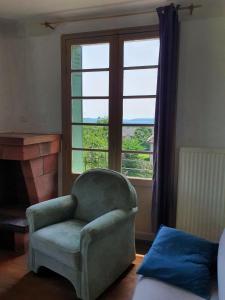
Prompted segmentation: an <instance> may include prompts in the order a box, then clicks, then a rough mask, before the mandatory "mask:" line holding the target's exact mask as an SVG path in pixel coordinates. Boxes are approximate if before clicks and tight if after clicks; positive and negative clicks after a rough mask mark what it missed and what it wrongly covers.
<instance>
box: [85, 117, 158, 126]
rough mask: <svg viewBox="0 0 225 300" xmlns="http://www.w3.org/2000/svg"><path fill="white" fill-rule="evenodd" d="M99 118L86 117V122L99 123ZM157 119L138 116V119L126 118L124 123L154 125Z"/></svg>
mask: <svg viewBox="0 0 225 300" xmlns="http://www.w3.org/2000/svg"><path fill="white" fill-rule="evenodd" d="M97 120H98V118H84V123H97ZM154 123H155V120H154V119H153V118H149V119H145V118H137V119H125V121H124V124H128V125H129V124H150V125H154Z"/></svg>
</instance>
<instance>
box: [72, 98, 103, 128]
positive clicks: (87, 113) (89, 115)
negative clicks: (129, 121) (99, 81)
mask: <svg viewBox="0 0 225 300" xmlns="http://www.w3.org/2000/svg"><path fill="white" fill-rule="evenodd" d="M108 106H109V105H108V100H102V99H101V100H80V99H76V100H72V110H71V113H72V122H73V123H108V120H109V107H108Z"/></svg>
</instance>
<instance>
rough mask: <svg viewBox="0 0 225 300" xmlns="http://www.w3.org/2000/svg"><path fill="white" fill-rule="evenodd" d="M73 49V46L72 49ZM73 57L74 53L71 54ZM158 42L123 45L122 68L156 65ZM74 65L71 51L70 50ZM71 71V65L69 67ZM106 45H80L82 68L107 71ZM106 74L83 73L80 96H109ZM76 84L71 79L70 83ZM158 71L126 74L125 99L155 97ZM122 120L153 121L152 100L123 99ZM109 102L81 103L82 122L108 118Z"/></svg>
mask: <svg viewBox="0 0 225 300" xmlns="http://www.w3.org/2000/svg"><path fill="white" fill-rule="evenodd" d="M72 47H74V48H76V46H72ZM74 53H75V51H74ZM158 53H159V40H158V39H151V40H139V41H127V42H125V43H124V67H131V66H143V65H157V64H158ZM72 62H73V50H72ZM72 67H73V64H72ZM108 67H109V44H96V45H82V68H83V69H90V68H108ZM108 77H109V73H108V72H107V71H102V72H83V74H82V81H83V86H82V95H83V96H108V93H109V78H108ZM73 80H75V79H73V78H72V81H73ZM156 83H157V69H143V70H125V71H124V89H123V93H124V95H125V96H130V95H132V96H133V95H149V94H150V95H155V94H156ZM123 114H124V119H135V118H154V114H155V99H152V98H149V99H148V98H147V99H124V100H123ZM107 115H108V100H84V101H83V118H98V117H107Z"/></svg>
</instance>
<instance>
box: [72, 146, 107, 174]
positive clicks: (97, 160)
mask: <svg viewBox="0 0 225 300" xmlns="http://www.w3.org/2000/svg"><path fill="white" fill-rule="evenodd" d="M94 168H108V152H97V151H80V150H73V151H72V173H82V172H84V171H87V170H89V169H94Z"/></svg>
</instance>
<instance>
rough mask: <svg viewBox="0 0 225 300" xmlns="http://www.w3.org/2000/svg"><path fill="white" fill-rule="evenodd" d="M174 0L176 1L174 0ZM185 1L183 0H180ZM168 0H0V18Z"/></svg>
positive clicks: (67, 12) (112, 7)
mask: <svg viewBox="0 0 225 300" xmlns="http://www.w3.org/2000/svg"><path fill="white" fill-rule="evenodd" d="M175 2H176V1H175ZM180 2H185V0H180ZM161 3H171V1H170V0H122V1H121V0H0V18H5V19H15V20H19V19H24V18H32V17H37V16H43V15H54V14H55V15H60V14H76V15H77V14H79V13H88V12H89V11H91V12H94V11H97V10H103V9H105V10H107V11H109V10H110V9H111V10H115V9H116V8H117V9H118V8H120V7H121V9H122V8H123V9H125V8H126V9H130V8H131V9H132V8H135V7H140V8H141V7H142V8H143V7H150V6H152V7H155V6H157V5H159V4H161Z"/></svg>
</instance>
